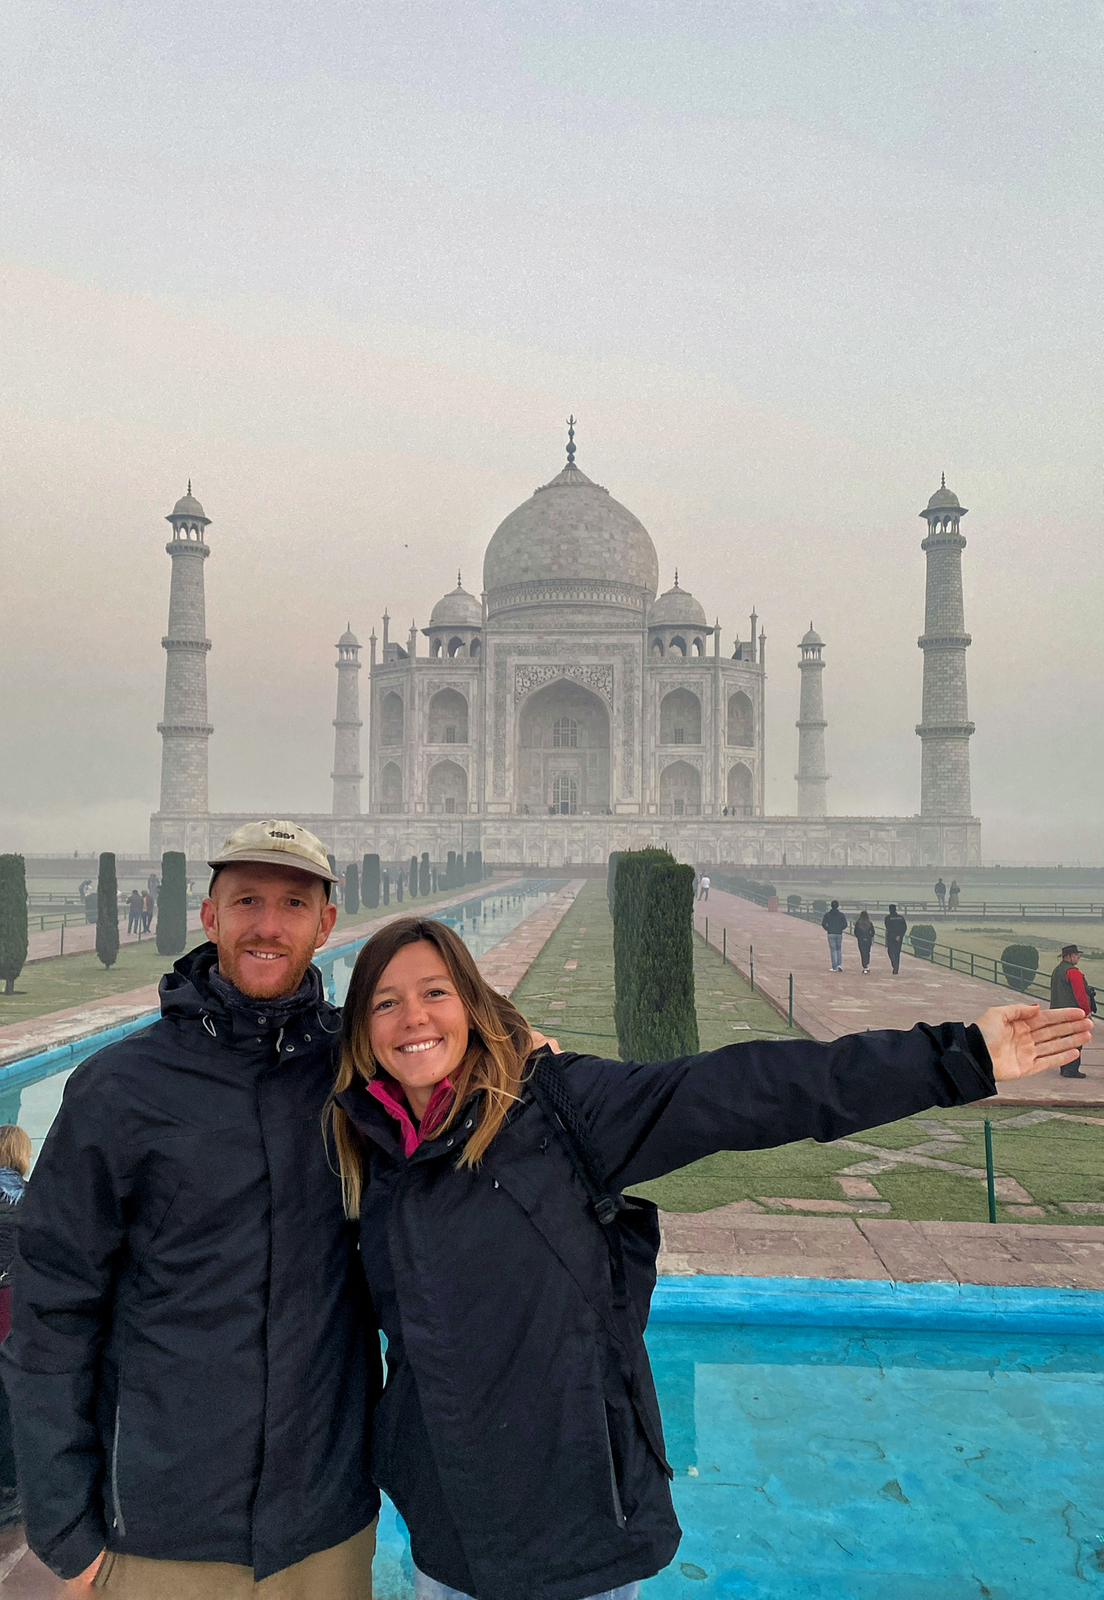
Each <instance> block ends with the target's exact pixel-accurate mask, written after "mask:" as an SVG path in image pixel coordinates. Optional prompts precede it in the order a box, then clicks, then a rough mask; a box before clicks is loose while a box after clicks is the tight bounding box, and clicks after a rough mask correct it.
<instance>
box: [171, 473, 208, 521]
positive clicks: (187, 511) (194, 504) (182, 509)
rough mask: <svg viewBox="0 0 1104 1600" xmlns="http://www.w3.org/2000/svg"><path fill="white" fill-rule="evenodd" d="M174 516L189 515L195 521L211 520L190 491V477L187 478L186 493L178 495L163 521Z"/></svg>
mask: <svg viewBox="0 0 1104 1600" xmlns="http://www.w3.org/2000/svg"><path fill="white" fill-rule="evenodd" d="M174 517H190V518H191V519H192V520H193V521H195V522H210V520H211V519H210V517H208V516H207V515H206V514H205V512H204V510H203V507H202V506H201V505H200V503H199V501H198V500H197V499H196V497H195V495H194V494H193V493H192V480H191V478H189V479H188V492H187V494H182V495H181V496H180V499H179V500H178V501H177V502H176V504H175V505H174V506H173V508H172V510H171V511H170V512H169V515H168V516H167V517H166V518H165V521H166V522H171V521H172V519H173V518H174Z"/></svg>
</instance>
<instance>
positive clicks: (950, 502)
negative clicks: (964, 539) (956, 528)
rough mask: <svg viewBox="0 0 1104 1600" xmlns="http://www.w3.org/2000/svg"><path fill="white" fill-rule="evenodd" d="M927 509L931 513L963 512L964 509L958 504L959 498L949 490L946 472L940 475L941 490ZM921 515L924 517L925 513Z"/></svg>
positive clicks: (934, 495) (936, 493) (935, 494)
mask: <svg viewBox="0 0 1104 1600" xmlns="http://www.w3.org/2000/svg"><path fill="white" fill-rule="evenodd" d="M927 509H928V510H929V511H961V510H962V507H961V506H960V505H959V503H958V496H957V495H956V494H954V493H953V492H952V491H951V490H950V489H948V488H947V474H946V473H945V472H943V473H940V482H939V488H938V489H937V490H936V491H935V493H934V494H933V495H932V497H931V499H930V500H929V501H928V506H927ZM920 515H921V516H923V515H924V513H923V512H921V513H920Z"/></svg>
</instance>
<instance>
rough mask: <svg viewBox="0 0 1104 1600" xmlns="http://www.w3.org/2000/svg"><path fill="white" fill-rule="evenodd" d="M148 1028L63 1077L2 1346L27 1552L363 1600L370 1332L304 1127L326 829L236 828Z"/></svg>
mask: <svg viewBox="0 0 1104 1600" xmlns="http://www.w3.org/2000/svg"><path fill="white" fill-rule="evenodd" d="M211 866H212V868H213V874H214V875H213V878H212V881H211V886H210V891H209V896H208V898H207V899H206V900H205V901H204V903H203V910H202V919H203V927H204V930H205V932H206V934H207V938H208V940H209V943H207V944H204V945H201V946H200V947H199V948H198V949H197V950H193V951H191V952H189V953H188V954H187V955H185V956H182V957H181V959H180V960H179V961H178V962H177V963H176V965H175V967H174V968H173V970H172V972H171V973H169V974H168V975H167V976H166V977H165V978H164V979H163V980H162V983H161V1017H160V1020H159V1021H157V1022H155V1023H154V1024H153V1026H152V1027H149V1028H146V1029H143V1030H141V1031H140V1032H137V1033H134V1034H132V1035H131V1036H130V1037H129V1038H127V1039H124V1040H122V1041H120V1042H119V1043H117V1044H113V1045H109V1046H108V1047H107V1048H106V1049H104V1050H101V1051H99V1052H98V1053H97V1054H96V1055H94V1056H92V1057H90V1058H89V1059H88V1060H87V1061H85V1062H84V1063H83V1064H82V1065H81V1066H79V1067H78V1068H77V1070H76V1071H75V1072H74V1073H73V1074H72V1076H71V1077H70V1078H69V1081H68V1083H67V1084H66V1086H65V1096H64V1100H63V1102H62V1106H61V1110H60V1111H59V1112H58V1115H57V1119H56V1120H55V1122H54V1125H53V1128H52V1129H51V1131H50V1134H49V1136H48V1137H47V1139H46V1142H45V1144H44V1145H43V1148H42V1153H41V1155H40V1156H39V1159H38V1163H37V1166H36V1168H35V1172H34V1176H33V1177H32V1179H31V1183H30V1187H29V1190H28V1195H27V1200H26V1202H25V1205H24V1208H23V1211H24V1215H23V1219H22V1221H21V1224H20V1229H19V1243H18V1252H17V1258H16V1267H15V1295H14V1299H15V1304H14V1308H13V1310H14V1315H13V1331H12V1335H11V1338H10V1339H9V1340H8V1342H7V1344H6V1346H5V1347H4V1352H3V1355H4V1365H5V1368H6V1381H7V1385H8V1390H9V1394H10V1397H11V1402H12V1412H13V1416H14V1420H15V1442H16V1456H17V1460H18V1463H19V1481H20V1484H21V1486H22V1491H23V1500H24V1509H25V1512H26V1525H27V1540H28V1543H29V1544H30V1547H31V1549H32V1550H34V1552H35V1553H36V1555H38V1556H39V1557H40V1559H41V1560H42V1561H44V1562H45V1563H46V1565H47V1566H48V1567H50V1568H51V1569H52V1570H53V1571H54V1572H55V1573H57V1574H58V1576H60V1577H62V1578H65V1579H69V1580H72V1581H71V1583H70V1586H69V1588H70V1591H71V1592H72V1593H74V1594H83V1593H85V1592H90V1591H91V1590H92V1589H93V1587H97V1588H107V1589H108V1590H109V1591H110V1593H111V1594H112V1595H115V1596H117V1597H118V1600H166V1597H168V1596H170V1595H171V1596H172V1600H240V1597H244V1596H251V1595H253V1594H254V1593H255V1592H256V1589H255V1586H257V1587H259V1588H260V1589H261V1590H263V1591H264V1592H265V1593H268V1592H269V1587H268V1586H267V1585H266V1583H265V1582H264V1580H266V1579H268V1578H270V1577H271V1576H272V1575H274V1574H277V1573H279V1574H280V1575H281V1576H280V1580H279V1584H278V1586H277V1587H276V1588H275V1589H274V1591H273V1593H274V1596H275V1595H278V1596H279V1600H322V1597H323V1596H324V1597H325V1600H369V1597H370V1595H371V1560H372V1552H373V1548H374V1544H375V1529H374V1518H375V1515H376V1511H377V1508H378V1506H379V1496H378V1494H377V1492H376V1489H375V1487H374V1485H373V1483H372V1480H371V1475H370V1471H369V1456H368V1451H369V1425H370V1420H371V1414H372V1409H373V1407H374V1403H375V1400H376V1397H377V1395H378V1393H379V1388H380V1370H379V1369H380V1357H379V1345H378V1337H377V1333H376V1324H375V1319H374V1317H373V1315H372V1313H371V1309H370V1307H368V1306H367V1304H366V1302H365V1296H364V1289H363V1279H362V1276H361V1274H360V1268H359V1265H358V1262H357V1247H356V1233H355V1228H354V1226H353V1225H352V1224H351V1223H350V1222H349V1221H348V1220H347V1218H346V1216H345V1213H344V1207H343V1205H342V1195H341V1187H340V1185H339V1183H338V1182H337V1180H336V1178H335V1177H334V1171H333V1168H332V1167H331V1162H332V1161H333V1159H334V1156H333V1152H332V1150H330V1149H328V1148H327V1145H326V1142H325V1140H324V1139H323V1137H322V1120H321V1119H322V1114H323V1110H324V1107H325V1104H326V1101H327V1099H328V1097H329V1094H330V1091H331V1089H332V1086H333V1078H334V1064H335V1052H336V1043H337V1037H338V1034H339V1030H340V1016H339V1013H338V1012H337V1011H336V1010H335V1009H334V1008H333V1007H332V1006H330V1005H328V1004H327V1002H326V1000H325V998H324V995H323V989H322V979H321V976H320V974H319V971H318V969H317V967H315V966H313V965H312V957H313V955H314V952H315V951H316V950H317V949H318V948H319V947H320V946H321V945H323V944H325V942H326V940H327V939H328V938H329V935H330V933H331V931H332V929H333V925H334V919H335V917H336V912H335V910H334V907H333V906H332V905H331V904H330V902H329V894H330V889H331V886H332V884H333V882H334V874H333V873H332V871H331V870H330V866H329V863H328V861H327V860H326V853H325V850H324V848H323V846H322V844H321V843H320V842H319V840H317V839H316V838H315V837H314V835H313V834H311V833H308V832H307V831H306V829H304V828H300V827H299V826H297V824H295V823H293V822H254V823H248V824H246V825H245V826H244V827H242V828H240V829H239V830H238V831H237V832H236V833H235V834H234V835H232V837H231V838H230V839H229V840H227V842H226V845H225V846H224V848H223V849H222V850H221V851H220V852H219V853H218V855H216V856H215V857H214V859H213V860H212V862H211Z"/></svg>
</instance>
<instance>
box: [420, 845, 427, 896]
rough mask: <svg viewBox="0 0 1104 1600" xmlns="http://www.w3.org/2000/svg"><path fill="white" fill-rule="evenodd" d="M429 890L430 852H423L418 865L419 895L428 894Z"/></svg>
mask: <svg viewBox="0 0 1104 1600" xmlns="http://www.w3.org/2000/svg"><path fill="white" fill-rule="evenodd" d="M429 889H430V883H429V851H428V850H423V851H422V859H421V861H419V863H418V893H419V894H423V895H425V894H428V893H429Z"/></svg>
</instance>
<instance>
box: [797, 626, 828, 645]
mask: <svg viewBox="0 0 1104 1600" xmlns="http://www.w3.org/2000/svg"><path fill="white" fill-rule="evenodd" d="M801 645H802V649H805V650H811V649H813V648H814V647H815V646H817V645H819V646H820V648H821V649H823V648H824V640H823V639H822V638H821V637H820V634H819V633H818V632H817V631H816V629H815V628H814V627H813V625H812V623H811V622H810V624H809V631H808V633H807V634H806V635H805V637H804V638H803V639H802V641H801Z"/></svg>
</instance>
